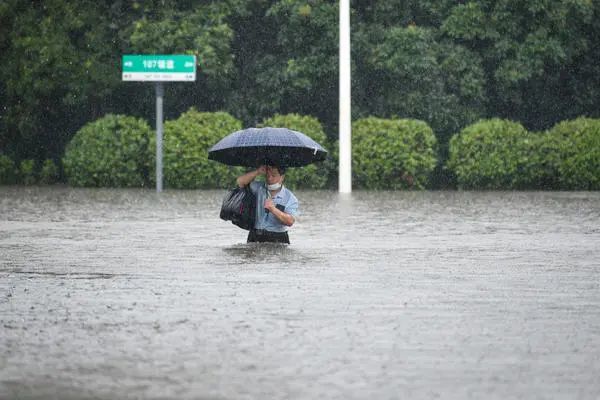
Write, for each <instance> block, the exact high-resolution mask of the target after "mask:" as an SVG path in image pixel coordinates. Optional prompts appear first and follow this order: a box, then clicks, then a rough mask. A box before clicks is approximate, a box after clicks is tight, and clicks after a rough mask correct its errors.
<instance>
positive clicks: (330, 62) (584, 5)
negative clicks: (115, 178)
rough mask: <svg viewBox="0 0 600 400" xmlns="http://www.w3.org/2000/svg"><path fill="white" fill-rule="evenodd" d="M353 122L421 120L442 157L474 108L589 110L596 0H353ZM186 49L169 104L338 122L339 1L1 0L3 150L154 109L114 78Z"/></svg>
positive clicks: (594, 83) (542, 118)
mask: <svg viewBox="0 0 600 400" xmlns="http://www.w3.org/2000/svg"><path fill="white" fill-rule="evenodd" d="M351 6H352V59H353V78H352V79H353V81H352V87H353V103H352V107H353V115H354V119H358V118H364V117H368V116H376V117H380V118H389V119H396V118H409V119H419V120H422V121H424V122H426V123H427V124H429V125H430V126H431V127H432V128H433V130H434V132H435V134H436V136H437V138H438V143H439V144H440V150H441V152H440V154H441V156H442V158H446V153H447V152H446V149H447V144H448V140H449V138H450V137H451V136H452V135H453V134H455V133H456V132H459V131H460V130H461V129H463V128H464V127H465V126H468V125H470V124H471V123H473V122H475V121H476V120H479V119H481V118H492V117H500V118H504V119H509V120H513V121H519V122H520V123H522V124H523V126H524V127H526V128H527V129H529V130H535V131H543V130H546V129H549V128H550V127H552V126H553V125H555V124H556V123H557V122H558V121H562V120H567V119H575V118H576V117H578V116H587V117H592V118H595V117H598V116H600V47H599V46H597V45H596V43H597V38H598V37H600V3H599V2H597V1H590V0H553V1H550V0H532V1H525V2H524V1H520V0H501V1H496V0H494V1H492V0H468V1H460V2H456V1H451V0H374V1H364V0H361V1H353V2H351ZM158 52H160V53H167V54H172V53H185V54H195V55H196V56H197V59H198V76H197V80H196V82H193V83H174V84H169V85H167V86H166V90H165V92H166V93H165V114H166V117H167V118H168V119H175V118H177V117H178V116H179V115H181V114H182V113H183V112H185V111H186V110H188V109H189V108H190V107H194V108H196V109H198V110H202V111H205V112H215V111H224V112H228V113H229V114H230V115H232V116H234V117H235V118H237V119H239V120H241V121H242V125H243V126H251V125H256V124H258V123H259V122H260V121H262V120H263V119H265V118H268V117H270V116H273V115H276V114H281V115H286V114H294V113H297V114H300V115H310V116H312V117H314V118H316V119H318V120H319V121H321V122H322V123H323V130H324V131H325V133H326V134H327V136H328V138H329V139H330V140H331V139H334V138H335V136H336V133H337V124H338V116H337V113H338V81H337V79H338V60H337V57H338V3H337V2H330V1H323V0H314V1H312V0H311V1H300V0H249V1H242V0H226V1H212V0H203V1H192V0H183V1H175V0H150V1H144V2H142V1H125V0H114V1H105V0H101V1H91V0H82V1H77V2H68V1H64V0H47V1H44V2H32V1H25V0H4V1H2V2H0V56H1V58H2V59H3V60H10V62H7V63H5V64H4V65H3V68H2V69H0V151H2V152H3V153H4V154H7V155H9V156H10V157H11V158H12V159H13V160H14V161H15V163H16V165H19V164H20V162H21V161H22V160H24V159H35V160H36V161H37V162H38V163H41V162H42V161H43V160H45V159H54V160H58V159H59V158H60V157H62V155H63V153H64V150H65V147H66V145H67V143H68V142H69V141H70V139H71V138H72V137H73V136H74V135H75V133H76V132H77V131H78V130H79V129H80V128H81V127H82V126H83V125H85V124H86V123H87V122H89V121H93V120H96V119H98V118H99V117H101V116H103V115H106V114H109V113H113V114H127V115H133V116H136V117H143V118H145V119H146V120H152V119H153V117H154V88H153V87H152V85H149V84H142V83H132V82H122V81H121V79H120V74H121V71H120V60H121V56H122V55H123V54H132V53H158Z"/></svg>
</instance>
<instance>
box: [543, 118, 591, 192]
mask: <svg viewBox="0 0 600 400" xmlns="http://www.w3.org/2000/svg"><path fill="white" fill-rule="evenodd" d="M548 141H549V143H550V146H549V147H550V148H551V149H552V150H554V152H553V154H552V156H553V157H552V159H551V160H550V161H549V164H551V165H552V166H553V167H554V169H555V170H557V171H558V186H559V188H561V189H576V190H598V189H600V120H598V119H591V118H584V117H581V118H577V119H575V120H571V121H563V122H560V123H558V124H557V125H555V126H554V127H553V128H552V129H550V130H549V131H548Z"/></svg>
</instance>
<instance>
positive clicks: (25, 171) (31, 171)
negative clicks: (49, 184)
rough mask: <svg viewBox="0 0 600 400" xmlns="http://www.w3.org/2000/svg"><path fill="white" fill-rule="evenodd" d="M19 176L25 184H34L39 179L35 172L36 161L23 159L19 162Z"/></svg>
mask: <svg viewBox="0 0 600 400" xmlns="http://www.w3.org/2000/svg"><path fill="white" fill-rule="evenodd" d="M19 178H20V180H21V182H23V184H25V185H34V184H35V183H36V181H37V177H36V173H35V161H34V160H23V161H21V163H20V164H19Z"/></svg>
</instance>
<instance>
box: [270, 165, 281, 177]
mask: <svg viewBox="0 0 600 400" xmlns="http://www.w3.org/2000/svg"><path fill="white" fill-rule="evenodd" d="M269 167H272V168H277V171H279V175H285V167H282V166H279V165H269Z"/></svg>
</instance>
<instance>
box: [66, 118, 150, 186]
mask: <svg viewBox="0 0 600 400" xmlns="http://www.w3.org/2000/svg"><path fill="white" fill-rule="evenodd" d="M151 133H152V131H151V129H150V126H149V125H148V123H147V122H146V121H144V120H142V119H139V118H134V117H130V116H126V115H113V114H108V115H106V116H104V117H102V118H100V119H98V120H96V121H94V122H90V123H88V124H86V125H85V126H84V127H83V128H81V129H80V130H79V131H78V132H77V133H76V134H75V136H74V137H73V139H72V140H71V141H70V142H69V144H68V145H67V148H66V151H65V156H64V157H63V165H64V169H65V175H66V178H67V181H68V182H69V183H70V184H71V185H74V186H97V187H106V186H108V187H136V186H137V187H140V186H144V185H145V184H147V175H148V173H147V170H146V165H147V160H146V157H147V154H148V140H149V138H150V136H151Z"/></svg>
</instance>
